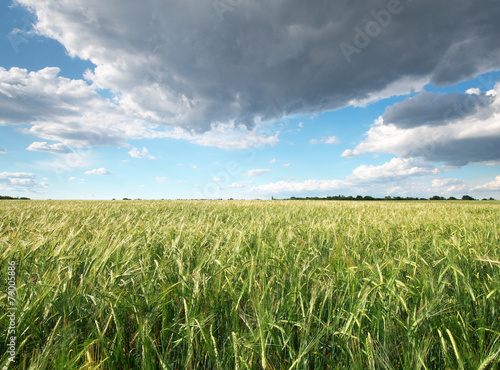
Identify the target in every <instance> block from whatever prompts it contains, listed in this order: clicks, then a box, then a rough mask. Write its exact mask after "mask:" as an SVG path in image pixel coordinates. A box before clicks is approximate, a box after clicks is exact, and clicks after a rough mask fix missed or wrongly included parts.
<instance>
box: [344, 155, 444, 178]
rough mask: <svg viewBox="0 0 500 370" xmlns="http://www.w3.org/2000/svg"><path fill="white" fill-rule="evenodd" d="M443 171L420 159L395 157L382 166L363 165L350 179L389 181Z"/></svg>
mask: <svg viewBox="0 0 500 370" xmlns="http://www.w3.org/2000/svg"><path fill="white" fill-rule="evenodd" d="M442 171H443V168H438V167H434V166H431V165H426V164H423V163H422V162H421V161H419V160H418V159H413V158H408V159H404V158H393V159H391V160H390V161H389V162H386V163H384V164H382V165H380V166H373V165H370V166H368V165H361V166H359V167H357V168H355V169H354V170H353V171H352V175H351V176H349V177H348V179H349V180H350V181H353V182H357V183H361V182H363V183H364V182H367V183H373V182H380V181H382V182H388V181H394V180H400V179H402V178H407V177H411V176H414V177H419V176H426V175H436V174H438V173H441V172H442Z"/></svg>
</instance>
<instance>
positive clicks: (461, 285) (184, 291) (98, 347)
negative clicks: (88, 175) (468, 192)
mask: <svg viewBox="0 0 500 370" xmlns="http://www.w3.org/2000/svg"><path fill="white" fill-rule="evenodd" d="M499 234H500V202H479V201H476V202H473V201H471V202H466V201H460V202H454V201H449V202H439V201H437V202H431V201H423V202H420V201H414V202H347V201H346V202H337V201H300V202H298V201H296V202H294V201H102V202H99V201H17V200H12V201H0V253H1V260H2V263H1V271H0V280H1V281H2V291H1V293H0V294H1V296H2V299H1V300H0V302H1V306H2V307H0V309H1V314H0V315H2V318H1V326H0V332H1V334H2V338H1V341H0V350H1V352H0V356H1V357H0V358H1V362H0V365H1V366H2V367H3V366H4V365H8V366H9V368H26V369H29V368H31V369H52V368H59V369H73V368H74V369H78V368H89V369H90V368H102V369H115V368H124V369H126V368H143V369H156V368H167V369H170V368H171V369H204V368H205V369H217V368H219V369H230V368H231V369H232V368H234V369H246V368H250V369H259V368H266V369H289V368H294V369H309V368H318V369H323V368H339V369H343V368H350V369H365V368H367V369H375V368H394V369H419V368H422V369H423V368H429V369H444V368H449V369H456V368H463V369H472V368H474V369H479V368H480V369H490V368H498V367H499V360H500V235H499ZM11 261H15V265H16V295H15V299H16V303H15V305H16V306H15V307H16V308H17V311H16V315H17V316H16V325H17V327H16V333H17V339H16V362H15V363H9V362H8V357H9V355H8V353H7V344H8V343H7V328H8V326H9V319H8V317H7V314H8V300H7V293H6V287H7V279H8V268H7V267H8V266H9V262H11Z"/></svg>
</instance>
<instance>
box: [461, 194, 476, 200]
mask: <svg viewBox="0 0 500 370" xmlns="http://www.w3.org/2000/svg"><path fill="white" fill-rule="evenodd" d="M462 200H475V199H474V198H472V197H471V196H470V195H464V196H463V197H462Z"/></svg>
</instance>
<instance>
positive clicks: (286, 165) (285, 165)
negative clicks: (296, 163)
mask: <svg viewBox="0 0 500 370" xmlns="http://www.w3.org/2000/svg"><path fill="white" fill-rule="evenodd" d="M290 166H291V164H290V163H285V164H282V165H281V167H290Z"/></svg>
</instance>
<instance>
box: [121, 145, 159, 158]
mask: <svg viewBox="0 0 500 370" xmlns="http://www.w3.org/2000/svg"><path fill="white" fill-rule="evenodd" d="M128 154H130V156H131V157H132V158H147V159H155V156H153V155H150V154H149V152H148V150H147V149H146V148H144V147H143V148H142V151H139V149H137V148H133V149H132V150H131V151H130V152H128Z"/></svg>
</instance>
